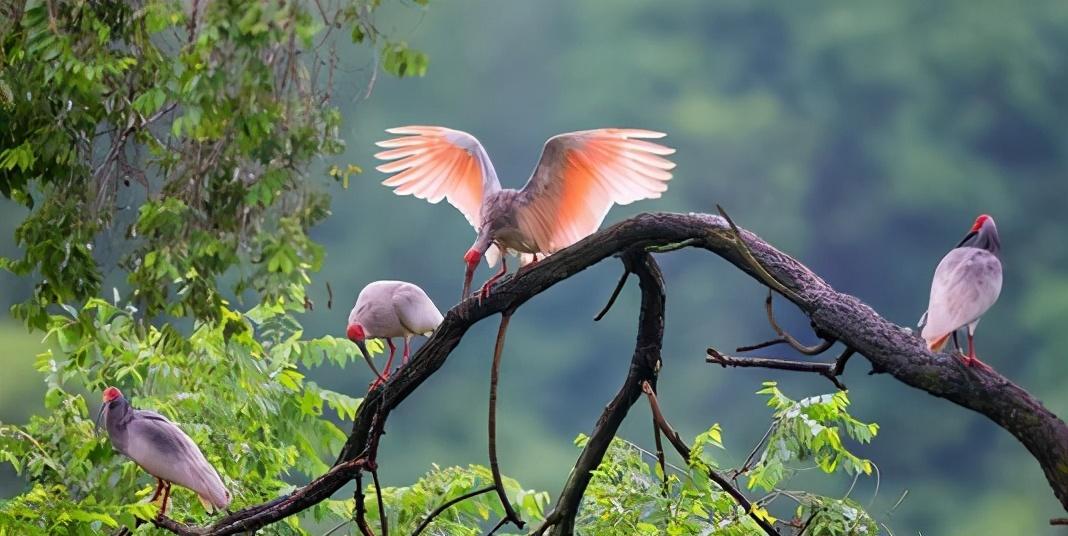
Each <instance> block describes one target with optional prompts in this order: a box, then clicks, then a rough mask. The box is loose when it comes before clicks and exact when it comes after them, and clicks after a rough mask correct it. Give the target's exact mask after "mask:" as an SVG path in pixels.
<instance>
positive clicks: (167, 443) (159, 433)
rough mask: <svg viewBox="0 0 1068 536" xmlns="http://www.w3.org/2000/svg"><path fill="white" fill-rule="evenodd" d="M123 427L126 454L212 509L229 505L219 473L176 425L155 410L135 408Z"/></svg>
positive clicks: (227, 495) (150, 471) (228, 498)
mask: <svg viewBox="0 0 1068 536" xmlns="http://www.w3.org/2000/svg"><path fill="white" fill-rule="evenodd" d="M127 430H128V433H129V445H128V448H127V455H128V456H129V457H130V458H131V459H132V460H133V461H134V462H136V463H137V464H138V465H140V466H141V467H143V468H144V469H145V470H146V471H148V472H149V473H150V474H152V475H153V476H156V477H159V478H161V479H163V480H166V481H168V482H173V483H175V484H178V485H180V486H184V487H186V488H189V489H191V490H193V491H194V492H196V493H197V495H200V496H201V497H202V498H203V499H205V500H207V501H208V502H209V503H210V504H211V505H212V506H214V507H216V508H220V509H222V508H226V506H227V505H229V504H230V495H229V493H227V491H226V488H225V486H223V482H222V479H221V478H219V473H217V472H216V471H215V468H214V467H212V466H211V464H210V463H208V460H207V459H206V458H204V454H203V453H202V452H200V448H198V447H197V446H196V444H195V443H193V440H192V439H190V437H189V436H188V435H186V434H185V432H183V431H182V429H181V428H178V426H177V425H176V424H174V423H173V422H171V421H170V420H168V419H167V418H166V417H164V416H162V415H160V414H158V413H155V412H152V411H144V410H138V412H137V414H136V415H135V418H133V419H131V420H130V422H129V424H128V425H127Z"/></svg>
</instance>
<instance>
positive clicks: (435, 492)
mask: <svg viewBox="0 0 1068 536" xmlns="http://www.w3.org/2000/svg"><path fill="white" fill-rule="evenodd" d="M502 478H503V481H504V488H505V490H506V491H507V492H508V495H509V500H510V501H511V503H512V506H513V507H514V508H515V510H516V512H518V513H519V515H520V516H521V517H523V519H524V520H527V521H529V522H532V523H537V522H538V521H540V520H541V519H543V518H544V517H545V507H546V505H548V503H549V494H548V493H545V492H536V491H532V490H525V489H523V488H522V487H521V486H520V485H519V483H518V482H516V481H515V480H514V479H511V478H507V477H502ZM491 485H493V475H492V474H491V473H490V470H489V468H488V467H483V466H481V465H471V466H468V467H466V468H463V467H448V468H444V469H442V468H439V467H438V466H436V465H435V466H434V468H433V470H432V471H430V472H428V473H427V474H426V475H424V476H423V477H422V478H420V479H419V480H418V481H417V482H416V483H415V484H412V485H411V486H405V487H400V488H383V490H382V498H383V500H384V501H385V506H386V512H387V515H388V518H387V521H388V522H389V528H390V531H391V532H393V531H396V532H397V533H398V534H411V533H412V532H413V531H414V530H415V528H416V527H417V526H418V525H419V523H420V522H422V521H423V519H425V518H426V517H427V516H428V515H429V514H430V513H431V512H433V511H434V509H435V508H437V507H438V506H440V505H442V504H444V503H445V502H447V501H449V500H451V499H454V498H457V497H460V496H462V495H464V494H466V493H470V492H473V491H476V490H478V489H480V488H484V487H486V486H491ZM371 490H372V491H371V492H370V493H371V494H369V495H367V496H366V497H365V502H366V507H367V514H368V516H367V517H368V520H369V522H371V521H373V525H375V526H377V523H378V519H379V515H380V514H379V512H378V502H377V500H376V499H375V497H374V496H373V493H374V491H373V490H374V488H373V487H372V488H371ZM502 516H504V507H503V506H501V502H500V500H499V499H498V498H497V493H496V492H495V491H490V492H488V493H482V494H480V495H476V496H474V497H471V498H469V499H466V500H464V501H461V502H459V503H456V504H454V505H453V506H451V507H450V508H449V509H447V510H445V511H444V512H442V513H441V514H440V515H438V516H437V517H435V518H434V520H433V521H431V523H430V524H429V525H427V527H426V528H425V529H424V531H423V534H428V535H443V536H444V535H449V536H476V535H478V534H482V533H484V532H485V530H484V529H482V526H483V525H485V524H486V523H487V522H489V521H490V520H495V519H499V518H500V517H502ZM501 534H506V532H501Z"/></svg>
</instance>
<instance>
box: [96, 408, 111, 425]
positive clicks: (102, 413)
mask: <svg viewBox="0 0 1068 536" xmlns="http://www.w3.org/2000/svg"><path fill="white" fill-rule="evenodd" d="M106 407H108V403H107V402H104V403H103V404H101V405H100V411H98V412H96V427H97V428H100V418H101V417H103V416H104V408H106Z"/></svg>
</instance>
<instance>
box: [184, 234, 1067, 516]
mask: <svg viewBox="0 0 1068 536" xmlns="http://www.w3.org/2000/svg"><path fill="white" fill-rule="evenodd" d="M681 247H695V248H699V249H704V250H707V251H709V252H711V253H714V254H716V255H718V256H720V257H722V258H723V259H724V260H726V261H727V262H729V263H731V264H733V265H734V266H736V267H737V268H738V269H740V270H742V271H743V272H745V273H747V274H749V275H750V276H751V277H753V278H754V279H756V280H757V281H758V282H759V283H760V284H762V285H765V286H767V287H769V288H770V289H772V290H773V291H775V292H776V293H778V294H780V295H782V296H784V297H786V298H787V299H788V300H790V301H791V302H793V303H794V305H795V306H797V307H798V308H799V309H800V310H801V311H802V312H803V313H804V314H806V315H807V316H808V317H809V318H810V320H811V322H812V326H813V328H814V329H815V330H816V333H817V334H818V335H819V336H820V337H821V338H822V339H824V342H823V343H820V344H819V345H818V347H816V348H807V347H806V348H804V349H802V348H798V347H797V346H796V345H794V344H791V343H790V342H788V341H789V340H790V339H792V338H790V337H788V335H787V334H785V333H784V332H781V330H778V329H776V331H777V332H778V335H779V338H780V339H782V340H784V341H787V342H786V344H789V345H790V346H792V347H795V348H796V349H798V350H801V351H803V352H804V353H809V352H808V351H805V350H809V351H813V353H818V352H815V350H820V351H823V350H826V349H827V348H829V347H830V345H831V343H829V342H828V341H836V342H839V343H842V344H843V345H845V347H846V350H845V352H844V353H843V354H842V356H841V357H839V358H838V359H837V360H836V361H835V362H834V363H833V367H832V366H831V365H832V364H827V365H824V366H821V367H812V368H811V369H810V370H809V369H801V368H796V367H795V368H792V370H808V371H809V372H815V373H818V374H821V375H823V376H825V377H828V378H829V379H831V380H832V381H835V382H837V378H838V377H839V375H840V374H841V372H842V369H843V367H844V365H845V362H846V361H847V360H848V359H849V357H850V356H852V355H854V354H859V355H860V356H863V357H864V358H865V359H867V360H868V361H869V362H870V363H871V366H872V369H873V370H875V371H879V372H883V373H886V374H887V375H889V376H890V377H893V378H894V379H896V380H898V381H900V382H902V383H905V384H906V385H909V386H911V387H914V388H916V389H918V390H921V391H924V392H927V393H929V394H931V395H934V396H937V397H940V398H943V399H946V400H948V401H950V402H953V403H954V404H957V405H959V406H962V407H964V408H968V409H970V410H973V411H976V412H978V413H981V414H983V415H985V416H986V417H987V418H989V419H990V420H991V421H993V422H994V423H995V424H997V425H998V426H1000V427H1002V428H1004V429H1005V430H1006V431H1008V432H1009V433H1011V434H1012V435H1013V436H1014V437H1016V439H1017V440H1019V441H1020V443H1021V444H1023V446H1024V447H1025V448H1027V449H1028V451H1029V452H1030V453H1031V454H1032V456H1033V457H1034V458H1035V460H1036V461H1037V462H1038V464H1039V466H1040V467H1041V468H1042V470H1043V472H1044V473H1045V475H1046V478H1047V480H1048V481H1049V484H1050V487H1051V488H1052V489H1053V493H1054V495H1055V496H1056V497H1057V499H1058V500H1059V501H1060V502H1061V504H1062V505H1063V506H1064V507H1065V509H1066V510H1068V472H1066V471H1064V470H1063V468H1064V467H1068V426H1066V425H1065V423H1064V421H1062V420H1061V419H1060V418H1058V417H1057V416H1056V415H1054V414H1053V413H1052V412H1050V411H1049V410H1047V409H1046V408H1045V407H1043V405H1042V404H1041V402H1039V401H1038V400H1037V399H1036V398H1035V397H1033V396H1032V395H1031V394H1029V393H1028V392H1027V391H1025V390H1024V389H1022V388H1020V387H1019V386H1017V385H1015V384H1013V383H1012V382H1011V381H1009V380H1008V379H1006V378H1004V377H1003V376H1001V375H1000V374H998V373H997V372H996V371H993V370H986V369H981V368H977V367H965V366H963V364H962V363H961V361H960V360H959V359H957V358H956V357H954V356H951V355H950V354H947V353H933V352H931V351H929V350H928V349H927V345H926V344H925V342H924V341H923V340H922V339H921V338H919V337H918V336H916V335H915V334H913V333H912V331H911V330H909V329H906V328H904V327H902V326H898V325H896V324H894V323H892V322H890V321H888V320H886V319H885V318H883V317H882V316H880V315H879V314H878V313H876V312H875V311H874V310H873V309H872V308H871V307H869V306H867V305H866V304H864V303H863V302H862V301H861V300H859V299H858V298H856V297H854V296H850V295H848V294H843V293H840V292H837V291H836V290H834V289H833V288H831V286H830V285H828V284H827V283H826V282H825V281H823V280H822V279H820V277H819V276H817V275H816V274H815V273H813V272H812V271H811V270H810V269H808V268H807V267H806V266H804V265H803V264H801V263H800V262H798V261H797V260H795V259H793V258H792V257H790V256H789V255H786V254H785V253H783V252H781V251H779V250H778V249H776V248H774V247H773V246H771V245H770V244H768V243H766V242H764V241H763V240H762V239H760V238H759V237H758V236H756V235H755V234H753V233H751V232H749V231H746V230H743V229H739V228H737V227H736V226H735V225H734V224H733V223H732V222H730V221H729V220H727V219H725V218H723V217H718V216H712V215H706V214H668V213H647V214H640V215H638V216H635V217H633V218H631V219H628V220H625V221H623V222H620V223H618V224H616V225H613V226H611V227H608V228H606V229H604V230H602V231H600V232H597V233H595V234H593V235H591V236H589V237H587V238H585V239H583V240H581V241H579V242H578V243H576V244H575V245H573V246H571V247H568V248H566V249H564V250H561V251H560V252H558V253H556V254H554V255H552V256H550V257H548V258H545V259H543V260H541V261H540V262H539V263H538V264H537V265H535V266H533V267H531V268H530V269H528V270H524V271H523V272H522V273H520V274H517V275H513V276H510V277H508V278H506V279H503V280H502V281H501V282H500V283H499V284H498V285H497V286H496V287H495V288H494V291H493V293H492V294H491V295H490V296H488V297H486V299H484V300H481V301H479V300H476V299H468V300H466V301H465V302H464V303H463V304H462V306H457V307H454V308H453V309H452V310H450V311H449V312H448V313H447V314H446V316H445V320H444V321H443V322H442V324H441V325H440V326H439V328H438V329H437V331H436V332H435V333H434V335H433V336H432V337H431V338H430V340H429V341H428V342H427V343H426V344H425V345H424V346H423V347H422V348H420V349H419V351H418V352H417V353H416V354H415V356H414V357H413V359H412V361H411V363H410V364H409V366H407V367H404V368H402V369H401V370H400V371H399V372H398V373H397V374H396V375H395V376H394V377H392V378H391V379H390V381H389V382H388V383H386V384H384V385H382V386H381V387H379V388H377V389H375V390H373V391H371V392H370V393H368V395H367V397H366V399H365V400H364V403H363V404H362V405H361V407H360V409H359V412H358V413H357V415H356V417H355V421H354V422H353V427H352V432H351V433H350V435H349V437H348V440H347V442H346V444H345V446H344V447H343V448H342V450H341V453H340V454H339V456H338V460H337V462H336V465H335V467H334V468H333V469H331V470H330V471H329V472H327V473H326V474H325V475H323V476H322V477H320V478H318V479H316V480H315V481H313V482H311V483H310V484H308V485H307V486H304V487H303V488H300V489H299V490H297V491H296V492H294V493H293V494H290V495H288V496H285V497H282V498H280V499H276V500H274V501H272V502H269V503H266V504H264V505H260V506H255V507H251V508H246V509H244V510H241V511H239V512H236V513H234V514H232V515H230V516H228V517H227V518H225V519H224V520H222V521H219V522H217V523H216V524H214V525H212V526H211V527H204V528H192V527H181V526H176V525H171V524H170V522H168V521H164V523H163V526H165V527H166V528H170V529H171V530H173V531H175V532H178V533H180V534H220V535H221V534H233V533H236V532H240V531H248V530H254V529H256V528H258V527H262V526H264V525H266V524H269V523H271V522H274V521H276V520H278V519H281V518H282V517H284V516H287V515H291V514H294V513H296V512H299V511H301V510H303V509H305V508H308V507H309V506H311V505H312V504H315V503H316V502H318V501H322V500H324V499H326V498H327V497H329V496H330V494H332V493H333V492H335V491H336V490H338V489H339V488H340V487H341V486H342V485H344V484H345V483H346V482H349V481H351V480H353V479H355V478H357V476H358V475H359V474H361V472H362V471H363V470H365V469H366V467H365V464H366V461H367V460H366V459H365V458H364V456H365V455H366V453H367V452H368V448H369V447H370V446H372V445H374V444H376V443H377V441H378V436H379V433H380V430H381V427H382V426H384V425H385V422H386V419H387V418H388V417H389V415H390V412H391V411H392V410H393V409H395V408H397V407H398V406H399V405H400V404H401V403H403V402H404V400H405V399H406V398H407V397H408V395H410V394H411V393H412V392H413V391H415V389H417V388H418V387H419V386H420V385H422V383H423V382H425V381H426V380H427V379H428V378H430V376H432V375H433V374H434V373H435V372H436V371H437V370H439V369H440V368H441V366H442V365H444V364H445V361H446V360H447V359H448V357H449V355H450V354H451V352H452V351H453V349H455V347H456V345H457V344H458V343H459V342H460V340H461V339H462V338H463V336H464V334H465V333H466V332H467V330H468V329H469V328H470V327H471V326H472V325H474V324H475V323H477V322H479V321H481V320H482V319H484V318H486V317H489V316H492V315H495V314H499V313H504V312H510V311H514V310H515V309H517V308H518V307H520V306H521V305H522V304H524V303H525V302H526V301H527V300H529V299H531V298H533V297H534V296H536V295H538V294H539V293H541V292H543V291H544V290H546V289H548V288H549V287H551V286H553V285H555V284H557V283H559V282H561V281H564V280H566V279H568V278H569V277H571V276H573V275H575V274H576V273H578V272H580V271H582V270H584V269H586V268H587V267H589V266H591V265H593V264H595V263H597V262H600V261H602V260H604V259H606V258H608V257H611V256H620V257H621V258H622V259H623V261H624V266H625V268H626V273H628V274H629V273H634V274H636V275H637V276H638V279H639V283H640V285H641V287H642V309H641V312H640V315H639V317H640V318H639V326H638V338H637V342H636V345H635V352H634V357H633V358H632V360H631V363H630V365H629V374H628V377H627V380H626V382H625V384H624V387H623V388H622V389H621V390H620V392H619V394H618V395H617V396H616V398H615V399H614V400H613V401H612V402H611V403H610V404H609V407H608V408H607V409H606V410H605V413H604V414H603V415H602V417H601V419H600V420H599V421H598V423H597V425H596V428H595V430H594V432H593V434H592V435H591V436H590V439H589V442H588V443H587V444H586V447H585V448H584V450H583V452H582V455H581V456H580V457H579V460H578V462H577V463H576V465H575V468H574V470H573V471H572V472H571V475H570V477H569V479H568V481H567V483H566V484H565V485H564V488H563V490H562V492H561V493H560V496H559V498H558V500H557V503H556V507H555V508H554V509H553V510H552V511H551V512H550V513H549V514H548V515H547V516H546V520H545V522H544V523H543V524H542V526H540V527H538V528H537V529H536V532H545V533H551V534H571V533H572V532H573V530H574V519H575V515H576V514H577V508H578V504H579V501H580V500H581V498H582V496H583V494H584V492H585V490H586V486H587V485H588V484H589V480H590V474H589V471H590V470H591V469H593V468H595V467H597V465H598V463H599V462H600V461H601V460H602V458H603V457H604V455H605V452H606V451H607V448H608V444H609V442H610V440H611V437H612V435H614V431H615V429H616V428H617V427H618V426H619V423H621V422H622V420H623V418H624V417H625V415H626V412H627V408H629V407H630V405H632V404H633V403H634V402H635V401H637V400H638V399H639V398H641V397H642V396H643V394H645V393H643V386H645V385H648V389H649V390H650V391H654V390H655V387H656V377H657V371H658V369H659V367H660V366H661V360H660V347H661V337H662V329H663V318H664V314H663V313H664V290H663V281H662V276H661V275H660V273H659V270H658V269H657V268H656V265H655V262H654V261H653V259H652V257H651V256H650V255H649V254H648V253H647V252H648V251H669V250H672V249H678V248H681ZM769 310H770V309H769ZM771 320H772V325H773V328H777V325H776V324H775V323H774V319H773V318H772V319H771ZM822 346H827V348H822ZM709 355H710V358H709V360H710V361H713V362H715V363H719V364H721V365H724V366H767V367H770V368H777V369H781V368H791V367H792V365H783V362H786V360H769V361H765V362H753V361H738V358H728V357H727V356H722V355H721V354H719V353H718V352H716V353H715V354H713V353H711V352H710V354H709ZM743 363H745V365H743ZM836 384H837V383H836ZM654 392H655V391H654ZM650 400H651V401H652V398H651V397H650ZM661 421H662V422H661V423H660V424H658V428H659V429H660V431H661V432H665V431H667V430H666V429H665V425H664V423H666V420H663V419H661ZM376 430H378V431H376ZM668 434H669V435H668V437H669V439H670V438H671V437H672V436H671V434H670V432H668ZM673 444H674V443H673ZM678 446H679V445H676V447H678ZM683 446H685V445H683ZM384 448H388V445H386V446H384Z"/></svg>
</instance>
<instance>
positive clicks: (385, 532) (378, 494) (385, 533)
mask: <svg viewBox="0 0 1068 536" xmlns="http://www.w3.org/2000/svg"><path fill="white" fill-rule="evenodd" d="M368 472H369V473H371V479H372V480H373V481H374V483H375V498H376V499H378V521H379V522H380V524H381V525H382V536H389V520H387V519H386V506H385V504H384V503H383V501H382V484H379V483H378V469H368Z"/></svg>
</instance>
